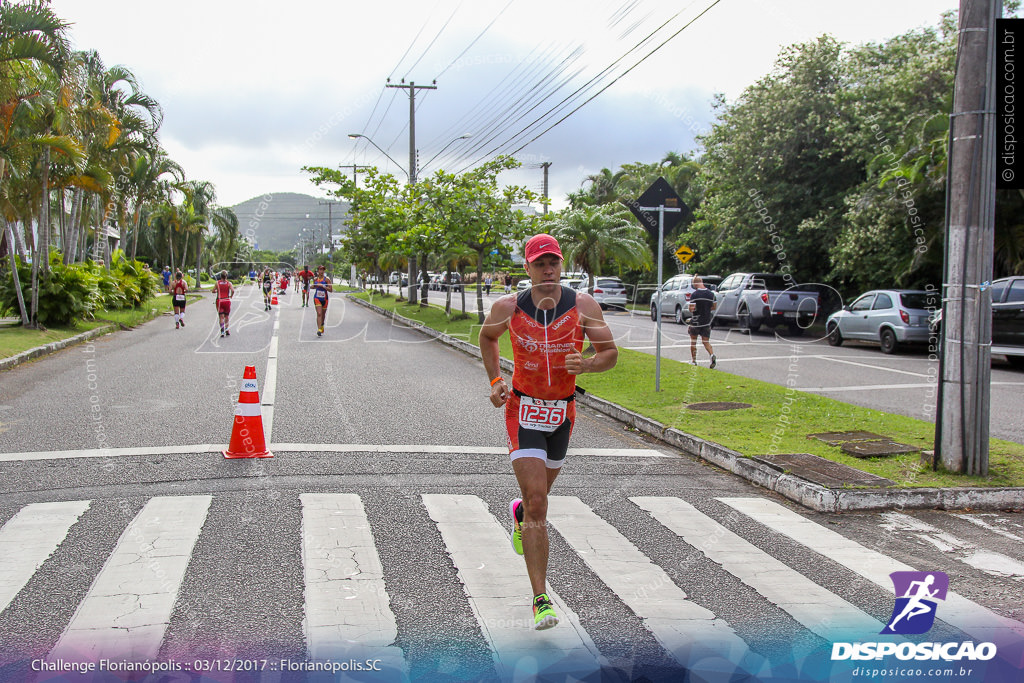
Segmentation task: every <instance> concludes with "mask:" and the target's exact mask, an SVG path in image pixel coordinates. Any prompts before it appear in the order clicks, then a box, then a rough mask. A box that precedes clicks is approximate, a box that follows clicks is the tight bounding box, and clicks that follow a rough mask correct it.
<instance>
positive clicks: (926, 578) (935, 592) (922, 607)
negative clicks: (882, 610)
mask: <svg viewBox="0 0 1024 683" xmlns="http://www.w3.org/2000/svg"><path fill="white" fill-rule="evenodd" d="M889 576H890V577H891V578H892V584H893V588H894V589H895V590H896V605H895V606H894V607H893V608H892V617H891V618H890V620H889V624H888V625H887V626H886V627H885V628H884V629H882V630H881V631H880V632H881V633H899V634H903V635H913V634H918V633H925V632H926V631H928V630H929V629H930V628H931V627H932V624H934V623H935V609H936V605H937V604H938V603H937V601H938V600H945V599H946V592H947V591H948V590H949V577H948V576H947V575H946V574H944V573H943V572H893V573H892V574H889Z"/></svg>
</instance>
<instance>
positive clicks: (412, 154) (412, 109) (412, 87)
mask: <svg viewBox="0 0 1024 683" xmlns="http://www.w3.org/2000/svg"><path fill="white" fill-rule="evenodd" d="M386 87H388V88H408V89H409V187H410V188H412V187H414V186H415V185H416V90H417V88H418V89H420V90H437V86H436V85H416V83H415V82H414V81H409V84H408V85H406V84H404V83H402V84H394V83H388V84H387V86H386ZM418 293H419V292H418V291H417V289H416V255H415V254H413V255H412V256H410V257H409V303H410V304H414V303H416V300H417V298H416V296H417V294H418Z"/></svg>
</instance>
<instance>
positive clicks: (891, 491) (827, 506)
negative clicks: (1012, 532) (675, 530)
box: [350, 298, 1024, 512]
mask: <svg viewBox="0 0 1024 683" xmlns="http://www.w3.org/2000/svg"><path fill="white" fill-rule="evenodd" d="M350 300H351V301H353V302H355V303H357V304H359V305H361V306H365V307H366V308H369V309H371V310H374V311H376V312H378V313H380V314H381V315H385V316H387V317H389V318H392V319H394V320H397V321H398V322H401V323H402V324H404V325H407V326H408V327H411V328H413V329H416V330H419V331H420V332H422V333H423V334H425V335H427V336H430V337H433V338H435V339H437V340H438V341H441V342H443V343H445V344H447V345H449V346H451V347H453V348H457V349H459V350H461V351H463V352H465V353H466V354H468V355H470V356H472V357H474V358H480V349H479V348H478V347H477V346H475V345H473V344H469V343H468V342H464V341H462V340H460V339H456V338H454V337H451V336H448V335H446V334H443V333H441V332H438V331H436V330H434V329H431V328H429V327H426V326H425V325H423V324H421V323H419V322H416V321H415V320H410V319H408V318H405V317H403V316H401V315H398V314H397V313H392V312H391V311H387V310H385V309H383V308H381V307H379V306H375V305H373V304H371V303H368V302H366V301H363V300H362V299H356V298H352V299H350ZM501 366H502V369H503V370H505V371H507V372H511V371H512V369H513V366H512V362H511V361H509V360H507V359H505V358H502V359H501ZM576 400H577V403H579V404H582V405H585V406H587V407H589V408H591V409H593V410H596V411H597V412H599V413H602V414H604V415H607V416H609V417H612V418H614V419H615V420H618V421H619V422H621V423H622V424H624V425H628V426H630V427H632V428H633V429H636V430H637V431H640V432H643V433H644V434H647V435H648V436H651V437H653V438H655V439H657V440H659V441H661V442H662V443H665V444H666V445H668V446H671V447H672V448H675V449H678V450H680V451H682V452H684V453H687V454H689V455H692V456H695V457H698V458H700V459H702V460H705V461H707V462H710V463H712V464H714V465H717V466H718V467H721V468H722V469H725V470H728V471H729V472H732V473H734V474H736V475H739V476H741V477H743V478H744V479H747V480H749V481H751V482H753V483H755V484H757V485H758V486H762V487H764V488H767V489H770V490H772V491H775V492H776V493H778V494H779V495H781V496H784V497H785V498H788V499H789V500H792V501H794V502H796V503H799V504H800V505H803V506H805V507H807V508H810V509H812V510H816V511H818V512H853V511H860V510H907V509H924V510H930V509H941V510H959V509H966V508H970V509H972V510H1024V488H1022V487H958V488H895V487H886V486H878V487H864V483H863V482H864V480H865V479H869V478H870V477H871V475H867V474H866V473H863V472H860V471H859V470H855V469H853V468H848V467H845V466H842V465H840V466H838V468H836V471H838V472H840V473H841V472H843V471H844V469H845V471H846V472H847V474H848V477H849V478H848V479H847V480H846V481H842V480H841V479H842V478H841V477H840V479H839V480H835V481H833V483H830V484H829V485H824V484H821V483H818V482H816V481H813V480H812V479H813V478H818V477H816V476H815V473H814V472H813V471H811V470H807V471H806V472H805V475H806V476H801V469H800V468H799V467H795V466H793V465H787V466H785V467H783V466H781V465H778V464H775V463H771V462H768V461H767V460H765V459H763V458H758V457H748V456H745V455H744V454H742V453H739V452H737V451H734V450H731V449H729V448H726V447H725V446H722V445H720V444H717V443H714V442H711V441H707V440H705V439H701V438H698V437H696V436H693V435H692V434H687V433H685V432H682V431H680V430H678V429H675V428H672V427H667V426H665V425H664V424H662V423H660V422H657V421H656V420H652V419H650V418H648V417H645V416H644V415H641V414H640V413H636V412H633V411H631V410H628V409H626V408H623V407H622V406H619V405H616V404H614V403H612V402H610V401H606V400H604V399H602V398H599V397H597V396H593V395H591V394H584V395H582V396H581V395H577V398H576ZM811 457H816V456H811ZM820 460H823V461H824V459H823V458H821V459H820ZM826 462H830V461H826ZM832 464H833V465H834V464H835V463H832ZM833 479H835V478H834V477H833Z"/></svg>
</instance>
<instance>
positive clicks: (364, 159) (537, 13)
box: [52, 0, 958, 208]
mask: <svg viewBox="0 0 1024 683" xmlns="http://www.w3.org/2000/svg"><path fill="white" fill-rule="evenodd" d="M52 4H53V7H54V9H55V11H56V12H57V14H58V15H59V16H60V17H62V18H63V19H64V20H65V21H67V22H69V23H70V24H71V36H72V41H73V44H74V47H75V48H77V49H92V50H96V51H97V52H99V54H100V56H101V57H102V59H103V60H104V62H105V63H106V64H107V65H108V66H111V65H113V64H123V65H125V66H127V67H128V68H129V69H131V70H132V71H133V73H135V75H136V76H137V78H138V79H139V81H140V83H141V85H142V88H143V89H144V90H145V92H147V93H148V94H150V95H151V96H153V97H155V98H156V99H157V100H158V101H159V102H160V103H161V105H162V106H163V108H164V110H165V122H164V125H163V128H162V130H161V140H162V142H163V144H164V146H165V147H166V149H167V150H168V152H169V153H170V155H171V156H172V158H174V159H175V160H176V161H178V162H179V163H180V164H181V165H182V166H183V167H184V168H185V171H186V173H187V174H188V176H189V178H192V179H198V180H210V181H212V182H213V183H214V184H215V185H216V187H217V193H218V200H219V202H220V203H221V204H223V205H233V204H236V203H238V202H241V201H244V200H246V199H249V198H251V197H254V196H257V195H261V194H264V193H267V192H302V193H305V194H310V195H314V196H322V194H323V193H322V192H320V191H319V190H318V189H317V188H316V187H315V186H314V185H312V184H311V183H310V182H309V180H308V175H307V174H305V173H303V172H302V171H301V170H300V169H301V167H302V166H303V165H318V166H330V167H337V166H340V165H344V164H360V165H363V164H373V165H376V166H378V167H380V168H382V169H384V170H387V171H389V172H392V173H394V174H395V175H396V176H397V177H399V178H400V179H402V180H404V179H405V178H406V169H407V167H408V161H409V129H408V124H409V96H408V90H407V89H400V88H387V87H385V84H386V82H387V80H388V79H390V80H391V82H392V83H394V84H401V83H402V82H403V79H404V82H405V83H406V84H408V83H409V82H410V81H411V82H414V83H416V84H417V85H429V84H432V83H433V82H435V81H436V85H437V89H436V90H418V91H417V93H416V129H415V130H416V147H417V149H418V152H419V168H420V170H419V175H420V176H421V177H422V176H423V175H425V174H430V173H431V172H432V171H434V170H436V169H437V168H438V167H443V168H444V169H446V170H450V171H460V170H466V169H467V168H470V167H472V166H473V165H474V164H475V163H479V162H480V161H482V160H484V159H487V158H489V157H490V156H492V155H494V154H496V153H511V152H515V156H516V157H517V158H518V159H519V160H520V161H521V162H522V163H523V168H522V169H520V170H518V171H514V172H508V173H506V174H505V175H503V176H502V178H501V180H502V182H503V183H506V184H508V183H516V184H521V185H526V186H528V187H530V188H532V189H534V190H537V191H538V192H539V191H540V189H541V183H542V177H543V175H542V173H543V172H542V170H541V168H540V164H541V163H548V162H549V163H550V164H551V166H550V195H551V197H552V201H553V206H554V208H561V207H562V206H564V205H565V195H566V194H567V193H568V192H572V191H575V190H578V189H579V187H580V183H581V181H582V180H583V179H584V178H585V177H586V176H587V175H589V174H592V173H596V172H598V171H600V169H601V168H602V167H607V168H610V169H613V170H615V169H617V168H618V167H619V166H620V165H621V164H624V163H629V162H633V161H643V162H653V161H657V160H660V159H661V158H662V157H663V156H664V154H665V153H666V152H668V151H678V152H689V151H694V150H696V149H697V143H696V142H695V136H696V135H699V134H700V133H701V132H702V131H704V130H706V128H707V126H708V125H709V123H710V121H711V117H712V114H711V106H710V104H711V100H712V97H713V95H714V94H715V93H724V94H725V96H726V97H727V98H729V99H734V98H736V97H738V96H739V95H740V93H742V91H743V89H744V88H745V87H746V86H748V85H750V84H752V83H753V82H755V81H756V80H757V79H759V78H760V77H762V76H764V75H765V74H766V73H767V72H769V71H770V70H771V67H772V64H773V63H774V61H775V58H776V56H777V55H778V52H779V50H780V49H781V48H782V47H784V46H786V45H790V44H793V43H797V42H801V41H806V40H811V39H813V38H815V37H817V36H820V35H822V34H824V33H829V34H831V35H833V36H835V37H836V38H838V39H839V40H842V41H844V42H847V43H849V44H852V45H854V44H860V43H865V42H879V41H884V40H886V39H888V38H891V37H892V36H895V35H898V34H900V33H903V32H905V31H907V30H910V29H914V28H919V27H924V26H934V25H935V24H936V23H937V22H938V19H939V17H940V15H941V13H942V12H943V11H946V10H949V9H953V8H955V7H956V5H957V4H958V3H957V2H956V0H856V1H854V0H720V1H719V2H717V3H715V2H714V0H695V1H692V2H691V1H690V0H678V2H675V3H665V2H659V1H658V0H588V1H582V0H546V1H544V0H419V1H417V2H412V1H409V0H377V1H376V2H373V1H368V0H360V1H359V2H353V1H351V0H331V1H328V0H319V1H318V0H290V1H288V2H264V1H262V0H249V1H247V2H243V1H241V0H178V1H177V2H175V3H158V2H153V1H152V0H149V1H145V0H144V1H142V2H140V1H139V0H89V1H88V2H84V1H83V0H53V2H52ZM709 5H713V6H711V8H710V9H708V10H707V12H706V13H704V14H703V16H700V17H699V18H698V15H700V14H701V13H702V12H704V10H705V9H707V8H708V6H709ZM666 41H667V42H666ZM659 46H660V47H659ZM592 97H593V99H590V98H592ZM588 99H590V101H589V103H587V104H585V105H584V102H585V101H586V100H588ZM581 105H583V106H582V108H580V109H579V110H578V111H576V112H575V113H571V112H573V110H574V109H576V108H577V107H580V106H581ZM567 115H568V118H565V119H564V120H563V121H561V122H560V123H557V125H555V124H556V122H558V121H559V120H560V119H563V117H566V116H567ZM552 126H554V127H552ZM548 129H550V130H548ZM545 131H546V132H545ZM351 133H359V134H362V135H365V136H368V137H369V138H370V139H372V140H373V142H374V143H376V145H377V146H379V147H381V148H383V149H384V150H385V151H387V153H388V154H389V155H390V156H391V157H392V158H393V160H394V161H392V160H389V159H388V158H387V157H386V156H384V155H383V154H382V153H381V152H380V151H378V150H377V149H376V148H374V147H373V146H372V145H370V144H369V143H367V142H365V141H363V140H353V139H350V138H349V134H351ZM466 134H468V135H470V136H471V137H469V138H467V139H464V140H456V138H458V137H459V136H461V135H466ZM453 141H454V142H453ZM449 143H450V144H449ZM435 156H436V158H435Z"/></svg>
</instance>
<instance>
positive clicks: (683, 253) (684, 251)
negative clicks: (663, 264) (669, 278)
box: [676, 244, 693, 263]
mask: <svg viewBox="0 0 1024 683" xmlns="http://www.w3.org/2000/svg"><path fill="white" fill-rule="evenodd" d="M676 258H677V259H679V262H680V263H686V262H687V261H689V260H690V259H692V258H693V249H690V248H689V247H688V246H686V245H685V244H684V245H683V246H681V247H679V248H678V249H676Z"/></svg>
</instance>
